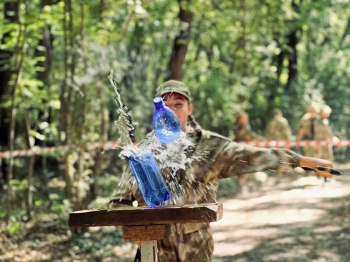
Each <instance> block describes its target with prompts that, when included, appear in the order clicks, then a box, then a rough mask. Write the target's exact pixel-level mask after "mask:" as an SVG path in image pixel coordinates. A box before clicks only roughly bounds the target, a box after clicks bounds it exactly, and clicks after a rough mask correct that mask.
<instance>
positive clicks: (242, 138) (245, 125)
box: [233, 112, 261, 142]
mask: <svg viewBox="0 0 350 262" xmlns="http://www.w3.org/2000/svg"><path fill="white" fill-rule="evenodd" d="M233 136H234V137H233V140H234V141H236V142H247V141H259V140H261V138H260V137H259V135H257V134H256V133H254V132H253V131H252V130H251V128H250V124H249V116H248V114H247V113H245V112H240V113H239V114H238V115H237V117H236V123H235V124H234V126H233Z"/></svg>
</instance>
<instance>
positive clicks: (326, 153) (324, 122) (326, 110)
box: [315, 105, 334, 161]
mask: <svg viewBox="0 0 350 262" xmlns="http://www.w3.org/2000/svg"><path fill="white" fill-rule="evenodd" d="M331 112H332V109H331V108H330V107H329V106H327V105H324V106H323V107H322V108H321V111H320V120H321V125H320V126H319V127H318V129H317V130H316V135H315V140H316V141H321V142H327V145H321V146H320V148H319V152H318V157H321V158H323V159H328V160H330V161H333V159H334V157H333V145H332V142H333V132H332V129H331V127H330V126H329V120H328V118H329V115H330V114H331Z"/></svg>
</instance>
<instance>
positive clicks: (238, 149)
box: [110, 125, 300, 234]
mask: <svg viewBox="0 0 350 262" xmlns="http://www.w3.org/2000/svg"><path fill="white" fill-rule="evenodd" d="M186 135H187V138H188V139H189V140H190V141H191V142H192V144H191V146H189V147H188V148H186V149H185V151H186V152H185V153H186V157H187V159H188V160H189V161H187V164H186V165H185V167H184V168H183V169H179V170H176V171H174V169H173V168H171V167H168V168H167V167H166V166H161V165H160V169H161V173H162V175H163V177H164V178H165V180H166V181H167V184H168V185H169V189H170V191H171V195H172V199H171V200H170V201H169V202H170V203H169V204H176V205H184V204H197V203H198V204H200V203H215V202H217V199H216V197H217V196H216V195H217V190H218V179H221V178H228V177H233V176H239V175H241V174H245V173H252V172H256V171H263V170H277V169H279V168H280V167H281V166H282V165H283V166H285V167H287V168H290V169H291V168H295V167H297V166H298V165H299V159H300V158H299V157H300V156H299V155H298V154H296V153H294V152H293V151H290V150H286V149H279V148H272V149H267V148H258V147H251V146H247V145H242V144H238V143H235V142H232V141H230V140H229V139H228V138H225V137H223V136H221V135H218V134H215V133H213V132H210V131H206V130H203V129H201V128H200V127H199V126H198V125H196V126H189V127H188V128H187V130H186ZM151 136H153V134H149V136H147V137H146V139H145V140H143V141H142V142H141V143H147V142H148V140H150V139H151ZM153 153H154V155H155V157H156V159H157V157H159V154H161V152H159V151H155V152H153ZM157 155H158V156H157ZM171 161H172V159H168V160H167V162H168V163H170V162H171ZM174 172H175V173H174ZM134 200H137V201H138V203H139V205H145V202H144V200H143V197H142V195H141V193H140V191H139V189H138V186H137V184H136V183H135V179H134V177H133V175H132V173H131V171H130V170H129V168H128V169H127V170H126V171H125V172H124V174H123V175H122V177H121V181H120V185H119V188H118V189H117V191H116V193H115V194H114V196H113V197H112V199H111V202H110V207H118V206H119V203H121V204H127V203H129V204H130V203H131V202H132V201H134ZM208 226H209V224H208V223H203V224H177V225H174V226H173V228H172V229H171V233H172V234H186V233H190V232H194V231H197V230H199V229H201V228H204V227H208Z"/></svg>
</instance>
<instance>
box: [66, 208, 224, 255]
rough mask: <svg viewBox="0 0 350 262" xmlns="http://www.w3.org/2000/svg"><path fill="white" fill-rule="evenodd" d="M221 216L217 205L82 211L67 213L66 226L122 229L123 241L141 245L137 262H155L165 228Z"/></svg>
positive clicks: (221, 211) (211, 220)
mask: <svg viewBox="0 0 350 262" xmlns="http://www.w3.org/2000/svg"><path fill="white" fill-rule="evenodd" d="M222 213H223V207H222V204H221V203H211V204H198V205H185V206H181V207H179V206H164V207H157V208H149V207H122V208H117V209H109V210H82V211H76V212H73V213H70V214H69V226H70V227H94V226H122V227H123V238H124V240H126V241H136V242H141V261H142V262H148V261H152V262H158V255H157V253H158V249H157V240H161V239H164V238H166V237H167V236H168V233H169V231H168V225H171V224H179V223H183V224H185V223H209V222H216V221H218V220H220V219H221V218H222Z"/></svg>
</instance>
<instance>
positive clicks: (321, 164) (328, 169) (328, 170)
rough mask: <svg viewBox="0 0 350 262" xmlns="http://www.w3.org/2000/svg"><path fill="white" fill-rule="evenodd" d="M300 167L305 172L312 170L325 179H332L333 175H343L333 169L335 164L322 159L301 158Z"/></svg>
mask: <svg viewBox="0 0 350 262" xmlns="http://www.w3.org/2000/svg"><path fill="white" fill-rule="evenodd" d="M300 167H302V168H303V169H304V170H310V171H311V170H312V171H314V172H315V173H316V174H318V175H320V176H323V177H325V178H332V177H333V175H336V176H340V175H341V173H340V172H339V171H338V170H335V169H333V164H332V162H331V161H328V160H325V159H321V158H315V157H301V158H300Z"/></svg>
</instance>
